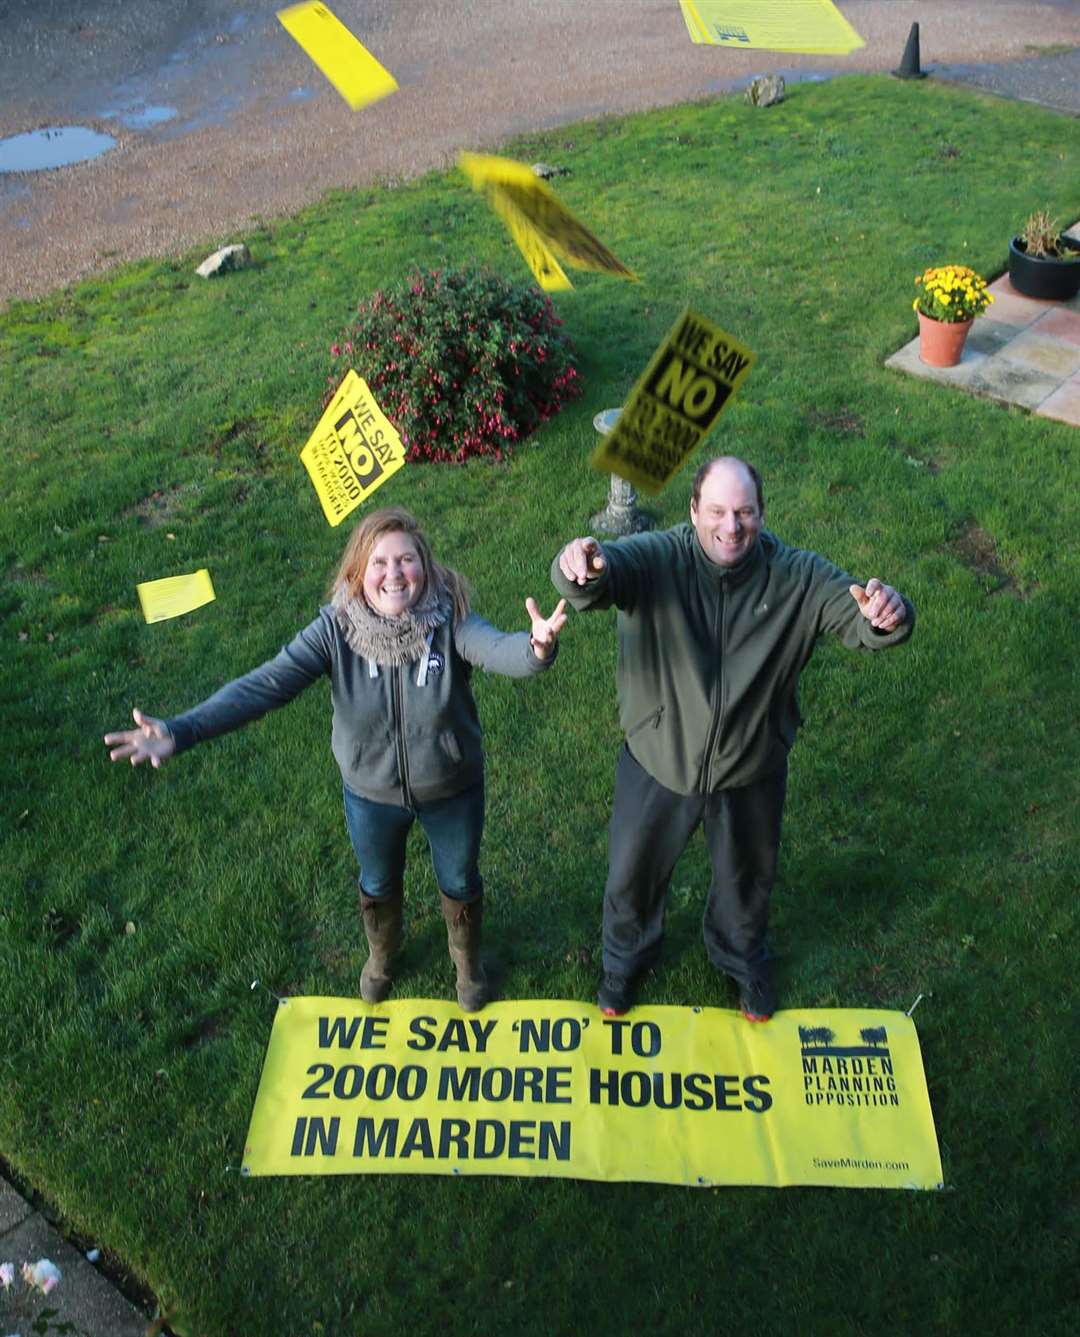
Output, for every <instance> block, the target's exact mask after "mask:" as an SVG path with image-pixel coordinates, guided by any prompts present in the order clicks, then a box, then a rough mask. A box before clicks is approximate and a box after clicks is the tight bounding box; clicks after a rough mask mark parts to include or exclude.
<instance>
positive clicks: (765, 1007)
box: [739, 975, 776, 1021]
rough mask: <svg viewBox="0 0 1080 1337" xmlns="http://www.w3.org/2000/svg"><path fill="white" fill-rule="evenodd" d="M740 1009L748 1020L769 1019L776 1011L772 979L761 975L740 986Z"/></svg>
mask: <svg viewBox="0 0 1080 1337" xmlns="http://www.w3.org/2000/svg"><path fill="white" fill-rule="evenodd" d="M739 1009H740V1011H741V1012H742V1014H743V1016H744V1017H745V1018H746V1020H747V1021H768V1020H769V1018H770V1017H771V1016H772V1014H773V1013H774V1012H775V1011H776V992H775V990H774V989H773V986H772V981H771V980H770V979H768V978H767V977H766V976H763V975H759V976H757V977H755V978H754V979H752V980H750V981H749V982H748V983H746V984H741V985H740V986H739Z"/></svg>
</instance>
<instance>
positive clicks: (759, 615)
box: [551, 524, 915, 794]
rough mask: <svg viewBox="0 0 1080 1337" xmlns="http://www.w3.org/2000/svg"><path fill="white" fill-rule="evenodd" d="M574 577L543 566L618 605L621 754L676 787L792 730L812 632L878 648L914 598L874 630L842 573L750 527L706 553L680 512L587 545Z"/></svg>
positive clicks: (906, 629)
mask: <svg viewBox="0 0 1080 1337" xmlns="http://www.w3.org/2000/svg"><path fill="white" fill-rule="evenodd" d="M601 546H602V551H603V555H604V559H605V562H606V565H605V567H604V570H603V571H602V572H600V574H599V575H598V576H597V577H596V578H595V579H593V580H590V581H589V583H588V585H584V586H581V585H576V584H574V583H573V582H572V581H570V580H568V579H567V578H566V577H565V576H564V575H563V573H562V571H561V570H560V568H559V559H558V557H556V558H555V560H554V562H553V563H552V566H551V579H552V583H553V584H554V586H555V588H556V589H557V590H558V592H559V593H560V594H561V595H562V596H564V597H565V598H566V600H567V601H568V602H569V603H570V605H571V606H572V607H573V608H575V609H577V610H579V611H581V612H584V611H589V610H592V609H598V608H611V607H615V608H617V609H618V635H619V662H618V669H617V672H616V680H617V684H618V694H619V721H620V723H621V725H622V728H623V731H624V733H625V734H626V741H627V744H628V746H629V748H630V751H631V753H632V754H633V756H634V758H635V760H636V761H637V762H638V763H639V764H640V765H641V766H643V767H644V768H645V770H646V771H648V772H649V774H650V775H651V776H652V777H653V779H654V780H658V781H659V782H660V783H661V784H662V785H664V786H665V787H666V788H668V789H672V790H674V791H675V792H676V793H679V794H701V793H712V792H713V791H714V790H717V789H732V788H738V787H740V786H742V785H748V784H751V783H753V782H754V781H755V780H759V779H761V778H762V777H763V776H765V775H768V774H769V773H770V772H772V771H774V770H776V768H777V767H778V766H779V765H781V763H782V762H783V760H784V758H785V757H786V756H787V753H788V750H789V748H790V747H791V745H792V744H793V743H794V741H795V733H796V730H797V729H798V727H799V723H800V720H801V716H800V715H799V704H798V696H797V688H798V683H799V674H800V673H801V672H802V670H803V669H804V668H805V667H806V664H807V663H808V662H809V659H810V656H811V654H812V653H813V650H814V645H815V642H816V641H817V639H818V637H819V636H821V635H823V634H824V633H826V632H833V633H835V634H836V635H837V636H839V637H840V639H841V640H842V641H843V643H844V645H846V646H847V647H848V648H849V649H852V650H856V649H863V650H884V649H888V648H889V647H890V646H894V645H899V644H900V643H901V642H903V641H906V640H907V639H908V637H909V636H910V635H911V633H912V630H913V628H914V624H915V609H914V608H913V607H912V605H911V604H910V603H909V602H908V600H907V599H905V600H904V604H905V607H906V608H907V617H906V618H905V619H904V621H903V622H902V623H901V624H900V625H899V626H898V627H896V628H895V629H894V630H893V631H891V632H879V631H876V630H875V629H874V628H873V627H872V626H871V625H870V623H869V621H868V620H867V619H866V618H864V617H863V615H862V613H861V612H860V611H859V606H858V604H857V603H856V602H855V599H854V598H853V597H852V595H851V593H850V590H849V586H850V585H851V583H852V580H851V577H850V576H848V575H847V574H846V573H845V572H843V571H841V570H840V569H839V567H836V566H833V564H832V563H831V562H828V561H826V560H825V559H824V558H823V557H819V556H818V555H817V554H816V553H812V552H804V551H802V550H800V549H797V548H789V547H787V545H786V544H784V543H782V542H781V541H780V539H778V538H777V537H776V535H775V534H771V533H770V532H769V531H768V530H762V531H761V534H760V535H759V537H758V541H757V543H755V545H754V547H753V549H752V550H751V551H750V552H749V553H747V555H746V556H745V557H744V558H743V559H742V561H741V562H739V563H738V564H737V565H735V566H731V567H725V566H720V565H718V564H717V563H715V562H711V561H710V560H709V558H708V557H707V556H706V555H705V553H704V552H703V551H702V548H701V544H700V543H699V542H698V537H697V534H696V533H695V531H694V529H693V526H692V525H689V524H681V525H676V526H675V527H674V528H673V529H667V530H663V531H661V532H659V533H654V534H635V535H634V536H632V537H630V538H625V539H616V540H614V541H612V542H610V543H604V544H602V545H601Z"/></svg>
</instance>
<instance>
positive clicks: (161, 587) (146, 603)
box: [135, 567, 217, 622]
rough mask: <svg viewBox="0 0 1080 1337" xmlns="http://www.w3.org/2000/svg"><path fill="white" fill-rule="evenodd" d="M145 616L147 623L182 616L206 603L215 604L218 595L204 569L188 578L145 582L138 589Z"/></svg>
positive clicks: (136, 588)
mask: <svg viewBox="0 0 1080 1337" xmlns="http://www.w3.org/2000/svg"><path fill="white" fill-rule="evenodd" d="M135 592H136V593H137V594H138V596H139V603H140V604H141V606H142V611H143V617H144V618H146V620H147V622H164V621H166V619H168V618H170V617H182V616H183V615H184V613H190V612H191V611H192V609H195V608H201V607H202V606H203V604H208V603H213V601H214V599H216V598H217V595H215V593H214V587H213V585H212V584H211V583H210V572H209V571H207V570H206V568H205V567H204V568H203V569H202V570H201V571H193V572H192V573H191V574H190V575H186V576H166V577H165V578H164V579H163V580H144V581H143V582H142V584H141V585H136V586H135Z"/></svg>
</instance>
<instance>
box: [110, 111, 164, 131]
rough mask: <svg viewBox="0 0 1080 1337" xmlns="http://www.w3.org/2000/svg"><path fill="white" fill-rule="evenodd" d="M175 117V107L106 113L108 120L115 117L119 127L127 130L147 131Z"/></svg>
mask: <svg viewBox="0 0 1080 1337" xmlns="http://www.w3.org/2000/svg"><path fill="white" fill-rule="evenodd" d="M175 115H176V108H175V107H145V106H140V107H129V108H127V109H126V110H124V111H107V112H105V116H106V117H107V118H109V119H111V118H112V117H114V116H115V117H116V119H117V120H118V121H119V122H120V124H121V125H126V126H127V128H128V129H129V130H149V129H151V128H152V127H153V126H155V125H163V124H164V123H165V122H166V121H171V120H172V119H173V117H174V116H175Z"/></svg>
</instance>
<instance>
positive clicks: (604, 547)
mask: <svg viewBox="0 0 1080 1337" xmlns="http://www.w3.org/2000/svg"><path fill="white" fill-rule="evenodd" d="M764 517H765V499H764V495H763V490H762V483H761V477H760V475H759V474H758V472H757V470H756V469H754V468H753V466H751V465H749V464H747V463H746V462H745V461H744V460H741V459H737V458H736V457H734V456H724V457H722V458H719V459H715V460H712V461H710V462H709V463H708V464H706V465H704V466H703V467H702V468H701V469H700V470H699V471H698V473H697V476H696V477H695V479H694V486H693V495H692V499H691V502H690V523H689V524H681V525H676V526H675V527H674V528H673V529H668V530H664V531H662V532H660V533H653V534H637V535H634V536H633V537H632V538H626V539H619V540H616V541H614V542H611V543H604V544H601V543H598V542H597V540H596V539H595V538H592V537H585V538H576V539H573V540H572V541H571V542H570V543H568V544H567V545H566V547H565V548H563V550H562V551H561V552H560V553H559V554H558V556H557V557H556V558H555V560H554V561H553V562H552V566H551V578H552V582H553V583H554V585H555V588H556V589H557V590H558V591H559V593H560V594H561V595H564V596H565V597H566V599H567V600H568V601H569V602H570V604H571V605H572V606H573V607H574V608H576V609H578V610H580V611H588V610H592V609H597V608H610V607H612V606H614V607H615V608H617V609H618V637H619V665H618V671H617V685H618V696H619V719H620V722H621V724H622V727H623V731H624V733H625V735H626V743H625V746H624V747H623V749H622V752H621V754H620V757H619V762H618V766H617V769H616V774H615V798H614V803H613V807H612V815H611V824H610V829H609V850H608V865H609V866H608V880H607V886H606V887H605V890H604V919H603V948H604V978H603V983H602V984H601V986H600V991H599V996H598V1000H597V1001H598V1002H599V1004H600V1007H601V1008H602V1009H603V1011H604V1012H605V1014H607V1015H608V1016H621V1015H622V1014H623V1013H624V1012H626V1011H628V1010H629V1008H630V1007H631V1006H632V1005H633V1001H634V993H635V986H636V983H637V980H638V978H639V977H640V975H641V974H642V972H643V971H644V970H646V969H647V968H648V967H649V966H651V965H652V964H653V962H654V961H655V960H656V958H657V956H658V955H659V951H660V942H661V939H662V936H663V926H664V903H665V900H666V897H667V890H668V883H669V881H670V878H671V873H672V870H673V869H674V867H675V864H676V862H677V860H678V858H679V856H680V855H681V854H682V852H683V850H684V849H685V848H686V844H687V842H688V840H689V839H690V836H691V835H692V834H693V832H694V831H695V830H696V829H697V827H698V825H699V824H703V825H704V832H705V843H706V845H707V847H708V851H709V856H710V859H711V861H712V873H713V875H712V885H711V886H710V888H709V895H708V900H707V903H706V906H705V917H704V925H703V931H704V937H705V946H706V950H707V951H708V954H709V959H710V961H711V962H712V964H713V965H714V966H715V967H716V968H717V969H718V970H721V971H724V972H725V973H727V974H728V975H730V976H731V977H732V978H733V979H734V980H735V982H736V983H737V984H738V986H739V1004H740V1007H741V1009H742V1011H743V1014H744V1016H746V1017H747V1018H748V1019H749V1020H750V1021H767V1020H768V1018H769V1017H770V1016H771V1015H772V1013H773V1011H774V1010H775V1007H776V1000H775V995H774V991H773V985H772V979H771V972H770V969H769V963H768V958H767V954H766V947H765V933H766V929H767V927H768V918H769V896H770V893H771V891H772V884H773V878H774V875H775V871H776V856H777V849H778V847H779V843H780V820H781V816H782V813H783V807H784V790H785V785H786V781H787V754H788V750H789V749H790V747H791V745H792V744H793V743H794V741H795V732H796V730H797V728H798V726H799V722H800V716H799V708H798V701H797V695H796V689H797V687H798V681H799V674H800V673H801V672H802V670H803V669H804V668H805V667H806V664H807V663H808V661H809V659H810V656H811V654H812V653H813V649H814V643H815V642H816V640H817V638H818V636H820V635H821V634H822V633H824V632H832V633H834V634H836V635H838V636H839V637H840V639H841V640H842V641H843V643H844V644H845V645H846V646H848V648H850V649H859V648H861V649H869V650H878V649H887V648H888V647H890V646H894V645H899V644H900V643H901V642H902V641H906V640H907V639H908V637H909V636H910V635H911V632H912V628H913V626H914V620H915V610H914V608H913V607H912V605H911V604H910V602H909V601H908V600H907V599H905V598H904V597H903V595H901V594H898V593H897V592H896V590H894V589H892V588H891V587H890V586H889V585H884V584H882V582H881V581H880V580H877V579H874V580H869V581H867V582H866V585H865V587H864V586H862V585H857V584H853V583H852V581H851V578H850V577H849V576H847V575H846V574H845V573H844V572H842V571H841V570H839V569H838V568H837V567H835V566H833V565H832V564H831V563H830V562H827V561H826V560H825V559H824V558H823V557H819V556H818V555H817V554H816V553H812V552H804V551H800V550H798V549H794V548H789V547H787V546H786V545H785V544H784V543H782V542H781V541H780V539H778V538H777V537H776V536H775V535H774V534H771V533H770V532H769V531H768V530H766V529H764V528H763V527H762V522H763V520H764Z"/></svg>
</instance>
